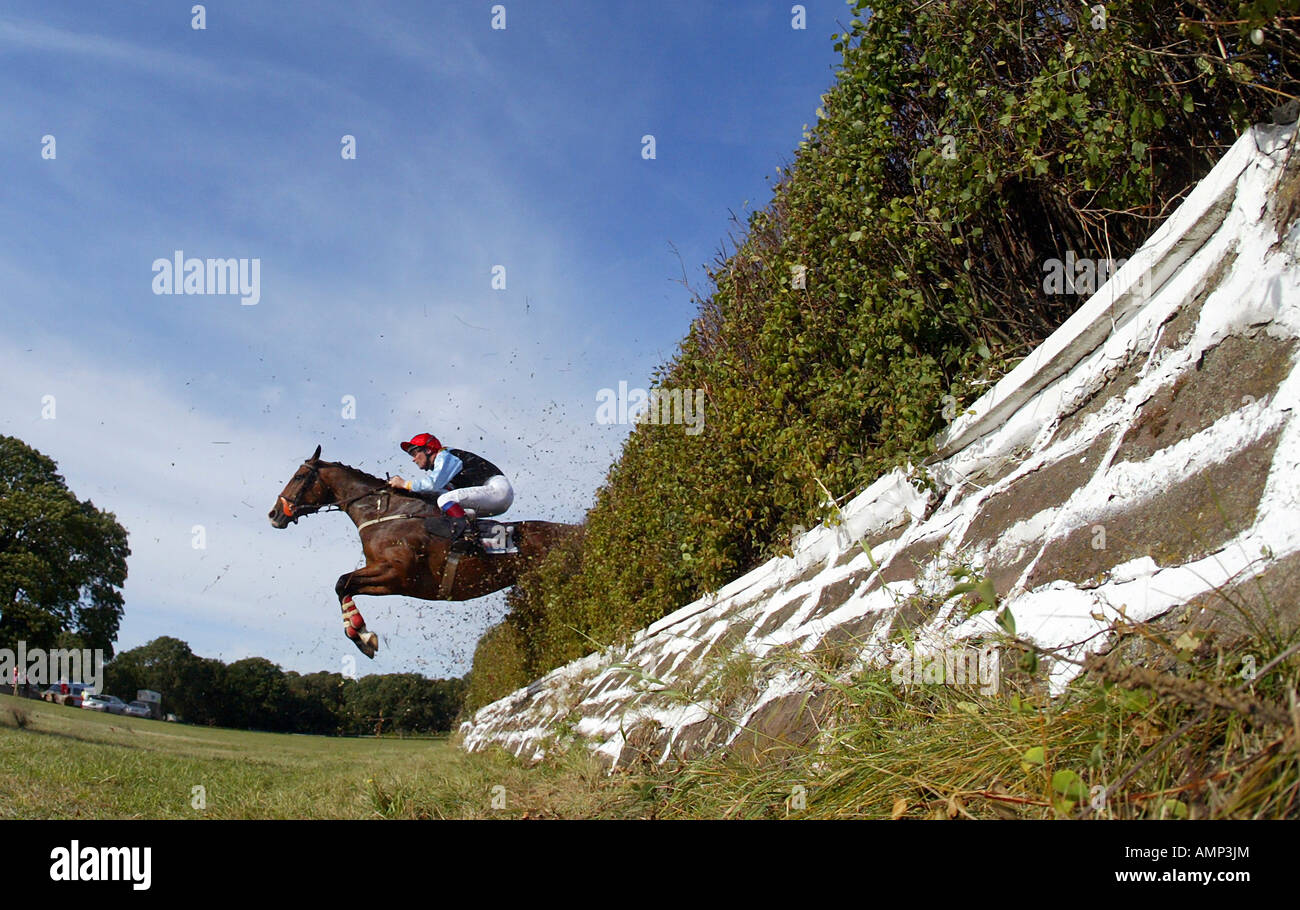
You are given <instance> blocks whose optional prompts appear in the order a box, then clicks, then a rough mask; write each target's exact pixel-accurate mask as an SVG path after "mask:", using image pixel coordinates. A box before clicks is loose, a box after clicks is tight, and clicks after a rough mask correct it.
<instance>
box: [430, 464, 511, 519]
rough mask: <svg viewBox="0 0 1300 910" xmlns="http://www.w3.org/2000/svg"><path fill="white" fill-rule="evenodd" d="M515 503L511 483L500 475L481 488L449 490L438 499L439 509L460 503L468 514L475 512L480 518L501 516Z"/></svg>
mask: <svg viewBox="0 0 1300 910" xmlns="http://www.w3.org/2000/svg"><path fill="white" fill-rule="evenodd" d="M514 501H515V491H514V490H513V489H512V488H511V486H510V481H508V480H506V478H505V477H504V476H503V475H501V474H498V475H496V476H495V477H489V478H488V479H487V482H486V483H484V484H483V485H482V486H481V487H462V488H461V489H459V490H448V491H447V492H446V493H443V494H442V495H441V496H439V497H438V508H440V509H443V508H446V506H447V503H449V502H458V503H460V505H461V508H463V509H464V510H465V511H467V512H473V513H474V515H476V516H478V517H479V518H483V517H485V516H488V515H500V514H501V513H502V512H504V511H505V510H506V509H508V508H510V504H511V503H512V502H514Z"/></svg>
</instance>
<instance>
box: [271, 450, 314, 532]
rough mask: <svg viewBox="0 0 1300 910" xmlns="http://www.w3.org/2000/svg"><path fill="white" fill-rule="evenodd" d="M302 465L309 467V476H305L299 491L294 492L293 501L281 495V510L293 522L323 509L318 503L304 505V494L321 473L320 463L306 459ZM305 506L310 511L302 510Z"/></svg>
mask: <svg viewBox="0 0 1300 910" xmlns="http://www.w3.org/2000/svg"><path fill="white" fill-rule="evenodd" d="M302 466H303V467H304V468H306V469H307V476H306V477H304V478H303V479H302V483H301V484H299V485H298V492H296V493H294V494H293V502H289V500H287V499H285V498H284V496H283V495H282V496H281V497H280V510H281V511H283V512H284V517H285V518H287V519H289V520H290V521H293V522H297V521H298V519H299V518H301V517H302V516H303V515H312V514H314V513H316V512H319V511H320V510H321V506H318V505H314V504H309V505H307V506H303V504H302V497H303V495H304V494H305V493H306V492H307V489H308V488H309V487H310V486H311V485H312V484H314V483H315V482H316V477H317V475H319V474H320V464H319V462H309V461H304V462H303V463H302ZM304 508H306V509H309V510H310V511H302V509H304Z"/></svg>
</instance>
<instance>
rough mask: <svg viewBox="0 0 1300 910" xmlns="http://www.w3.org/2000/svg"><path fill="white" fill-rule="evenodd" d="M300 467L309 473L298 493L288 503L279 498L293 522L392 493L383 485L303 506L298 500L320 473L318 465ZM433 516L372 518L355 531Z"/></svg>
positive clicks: (415, 515)
mask: <svg viewBox="0 0 1300 910" xmlns="http://www.w3.org/2000/svg"><path fill="white" fill-rule="evenodd" d="M302 465H303V467H305V468H307V469H308V471H309V473H308V474H307V476H306V477H304V478H303V480H302V484H301V485H300V486H299V487H298V491H297V492H296V493H294V495H293V502H289V501H288V500H287V499H285V498H284V497H283V496H281V497H280V503H281V507H282V508H283V510H284V514H285V516H286V517H288V518H291V519H293V520H294V521H297V520H298V519H299V518H301V517H304V516H307V515H315V514H317V513H319V512H343V511H346V507H347V506H350V505H352V503H354V502H357V501H358V500H361V499H365V498H366V497H367V496H375V495H382V494H384V493H390V492H394V488H392V487H390V486H389V485H388V484H387V483H383V484H380V485H379V486H377V487H375V488H373V489H370V490H364V491H362V492H360V493H358V494H357V495H356V496H349V497H348V498H347V499H340V500H338V501H337V502H327V503H322V504H320V505H317V504H315V503H308V504H307V505H305V506H304V505H303V504H302V503H301V502H300V501H299V500H301V499H302V497H303V495H304V494H305V493H306V492H307V489H308V487H310V486H311V485H312V484H313V483H314V482H315V481H316V475H317V474H319V473H320V465H319V464H312V463H310V462H306V461H304V462H303V463H302ZM396 492H399V493H400V492H404V491H402V490H396ZM435 514H438V513H435V512H417V513H416V514H414V515H382V516H380V517H379V518H372V519H370V520H369V521H363V522H362V523H361V524H359V525H357V530H358V531H361V530H363V529H364V528H368V527H370V526H371V525H373V524H378V523H379V522H381V521H394V520H396V519H398V518H421V519H423V518H428V517H430V516H432V515H435Z"/></svg>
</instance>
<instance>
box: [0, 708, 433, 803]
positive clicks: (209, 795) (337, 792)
mask: <svg viewBox="0 0 1300 910" xmlns="http://www.w3.org/2000/svg"><path fill="white" fill-rule="evenodd" d="M15 711H16V712H19V716H20V717H21V718H22V725H21V726H20V724H19V722H18V720H16V718H15V714H14V712H15ZM456 757H457V752H456V750H455V749H454V748H453V747H452V746H451V745H450V744H449V743H448V742H447V740H446V739H445V738H443V739H339V738H329V737H321V736H292V735H281V734H274V733H250V732H245V731H241V730H223V729H217V728H208V727H191V726H187V725H184V724H169V723H163V722H161V721H156V720H144V719H140V718H132V717H118V716H113V715H108V714H99V713H96V712H92V711H85V710H82V709H80V708H69V707H63V706H61V705H50V704H46V703H44V702H38V701H32V700H30V699H25V698H14V697H13V696H0V818H204V817H206V818H365V817H372V816H374V815H376V814H377V812H376V804H375V800H374V795H375V792H376V790H375V787H376V784H379V785H380V786H382V784H383V782H385V781H388V780H390V779H393V778H398V779H406V778H409V779H417V778H419V777H420V776H422V775H425V774H428V773H430V772H432V771H434V770H436V769H437V768H438V767H439V765H441V764H445V763H447V762H448V761H449V760H451V761H454V759H455V758H456ZM196 787H201V788H202V790H201V791H196V790H195V788H196ZM199 795H202V797H203V799H202V800H199V799H198V798H197V797H198V796H199ZM197 805H202V808H196V806H197Z"/></svg>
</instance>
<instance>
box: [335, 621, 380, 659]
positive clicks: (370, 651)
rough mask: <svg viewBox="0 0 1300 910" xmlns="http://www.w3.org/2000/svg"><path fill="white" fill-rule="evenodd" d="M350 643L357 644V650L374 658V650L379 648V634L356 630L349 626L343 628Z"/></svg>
mask: <svg viewBox="0 0 1300 910" xmlns="http://www.w3.org/2000/svg"><path fill="white" fill-rule="evenodd" d="M344 631H345V632H346V633H347V636H348V638H350V639H351V640H352V643H353V644H354V645H356V646H357V650H358V651H360V652H361V653H362V654H364V655H366V657H369V658H370V659H371V660H374V658H375V652H376V651H378V650H379V636H378V635H376V634H375V633H374V632H358V631H357V630H356V629H353V628H351V627H350V626H349V627H348V628H347V629H345V630H344Z"/></svg>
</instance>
